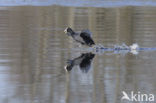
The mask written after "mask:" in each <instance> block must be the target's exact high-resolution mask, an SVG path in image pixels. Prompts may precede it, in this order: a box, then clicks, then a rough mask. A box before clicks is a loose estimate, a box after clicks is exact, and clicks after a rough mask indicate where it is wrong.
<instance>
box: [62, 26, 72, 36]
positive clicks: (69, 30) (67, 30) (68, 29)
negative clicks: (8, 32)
mask: <svg viewBox="0 0 156 103" xmlns="http://www.w3.org/2000/svg"><path fill="white" fill-rule="evenodd" d="M64 32H65V34H67V35H68V36H71V35H73V34H74V31H73V30H72V29H71V28H70V27H67V28H66V29H65V30H64Z"/></svg>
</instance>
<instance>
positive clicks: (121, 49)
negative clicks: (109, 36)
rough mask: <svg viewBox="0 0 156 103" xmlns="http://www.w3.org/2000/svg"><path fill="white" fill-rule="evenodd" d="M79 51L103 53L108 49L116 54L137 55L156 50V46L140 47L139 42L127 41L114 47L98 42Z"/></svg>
mask: <svg viewBox="0 0 156 103" xmlns="http://www.w3.org/2000/svg"><path fill="white" fill-rule="evenodd" d="M78 51H85V52H92V53H94V54H103V53H104V52H106V51H111V52H113V53H114V54H126V53H132V54H134V55H137V54H138V53H139V52H140V51H156V48H146V47H140V46H139V45H138V44H137V43H133V44H132V45H130V46H128V45H126V44H125V43H123V44H121V45H114V46H113V47H104V46H103V45H102V44H97V45H95V46H93V47H89V48H78Z"/></svg>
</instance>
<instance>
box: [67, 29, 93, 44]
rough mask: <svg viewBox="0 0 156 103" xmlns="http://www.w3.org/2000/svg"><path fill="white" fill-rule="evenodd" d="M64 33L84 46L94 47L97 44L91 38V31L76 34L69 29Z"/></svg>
mask: <svg viewBox="0 0 156 103" xmlns="http://www.w3.org/2000/svg"><path fill="white" fill-rule="evenodd" d="M64 32H65V33H66V34H67V35H68V36H71V37H72V38H73V39H74V40H75V41H77V42H79V43H81V44H82V45H87V46H92V45H94V44H95V43H94V41H93V39H92V37H91V35H92V33H91V32H90V31H89V30H82V31H81V32H74V31H73V30H72V29H71V28H70V27H68V28H66V29H65V30H64Z"/></svg>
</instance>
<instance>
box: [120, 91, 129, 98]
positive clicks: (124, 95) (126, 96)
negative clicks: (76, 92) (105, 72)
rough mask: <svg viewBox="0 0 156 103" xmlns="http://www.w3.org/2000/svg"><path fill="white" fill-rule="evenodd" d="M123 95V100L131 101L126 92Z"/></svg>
mask: <svg viewBox="0 0 156 103" xmlns="http://www.w3.org/2000/svg"><path fill="white" fill-rule="evenodd" d="M122 94H123V96H122V98H121V99H122V100H123V99H127V100H130V98H129V97H128V95H127V93H126V92H124V91H123V92H122Z"/></svg>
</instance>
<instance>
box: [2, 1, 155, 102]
mask: <svg viewBox="0 0 156 103" xmlns="http://www.w3.org/2000/svg"><path fill="white" fill-rule="evenodd" d="M155 3H156V2H155V1H154V0H153V1H152V0H151V1H148V2H146V1H142V0H132V1H131V2H128V1H127V0H120V1H118V2H117V1H113V0H112V1H110V0H105V1H102V0H85V1H78V0H76V1H72V0H63V1H62V0H60V1H56V0H37V1H33V0H0V5H1V6H0V103H129V101H127V100H121V97H122V91H126V92H127V93H130V92H131V91H134V92H136V93H137V92H138V91H140V92H141V93H144V94H145V93H147V94H156V75H155V73H156V67H155V63H156V52H155V51H148V52H147V51H141V52H139V54H138V55H133V54H131V53H127V54H122V53H121V54H118V53H115V52H113V51H112V52H103V53H100V54H98V53H97V54H95V56H94V57H93V58H92V60H91V61H90V62H91V63H90V66H89V69H87V71H86V72H84V70H82V68H81V67H80V66H79V65H75V66H74V67H73V68H72V70H71V71H70V72H67V71H66V70H65V69H64V67H65V66H66V65H68V63H67V60H69V59H70V60H73V59H75V58H78V57H80V56H81V55H82V54H83V52H82V51H79V49H83V48H86V47H83V46H82V47H78V46H77V43H75V42H74V41H73V40H72V39H71V38H69V37H68V36H67V35H65V34H64V32H63V31H64V29H65V28H66V27H68V26H69V27H71V28H73V29H74V30H75V31H80V30H82V29H89V30H90V31H91V32H92V33H93V39H94V41H95V43H96V44H101V45H103V46H106V47H112V46H114V45H116V44H122V43H125V44H127V45H131V44H133V43H138V44H139V46H140V47H149V48H150V47H156V42H155V40H156V29H155V28H156V19H155V18H156V7H155V6H154V5H155ZM54 4H55V5H54ZM56 4H57V5H56ZM33 5H37V6H33ZM83 69H85V68H83ZM130 103H131V102H130ZM134 103H135V102H134ZM137 103H143V102H137Z"/></svg>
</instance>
